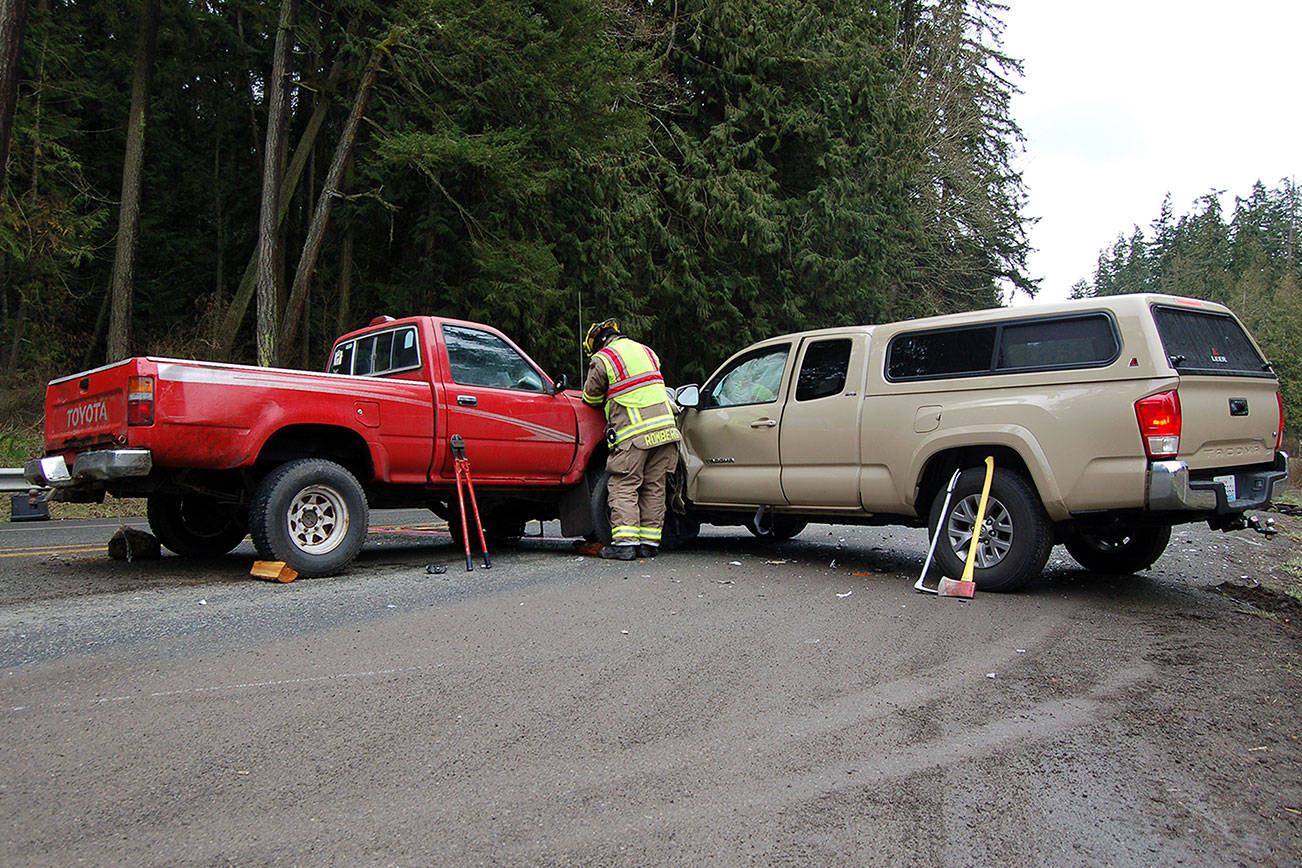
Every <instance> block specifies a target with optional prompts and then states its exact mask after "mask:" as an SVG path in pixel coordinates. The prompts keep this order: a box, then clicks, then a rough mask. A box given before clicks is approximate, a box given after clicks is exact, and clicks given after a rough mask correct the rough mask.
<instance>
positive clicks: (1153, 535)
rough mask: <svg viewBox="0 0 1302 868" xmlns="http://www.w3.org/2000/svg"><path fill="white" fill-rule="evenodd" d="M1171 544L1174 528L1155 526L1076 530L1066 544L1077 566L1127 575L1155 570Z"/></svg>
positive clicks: (1094, 570)
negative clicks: (1153, 566)
mask: <svg viewBox="0 0 1302 868" xmlns="http://www.w3.org/2000/svg"><path fill="white" fill-rule="evenodd" d="M1170 542H1171V527H1170V525H1155V526H1145V527H1134V528H1128V529H1125V530H1103V529H1091V530H1085V529H1083V528H1076V529H1075V530H1074V531H1073V532H1072V533H1071V534H1070V535H1069V536H1068V537H1067V539H1066V540H1064V541H1063V545H1064V546H1066V548H1067V553H1068V554H1070V555H1071V556H1072V557H1073V558H1075V559H1076V563H1078V564H1080V565H1081V566H1082V567H1084V568H1085V569H1087V570H1090V571H1091V572H1095V573H1112V574H1114V575H1127V574H1129V573H1137V572H1139V571H1140V570H1146V569H1148V568H1149V567H1151V566H1152V565H1153V564H1154V562H1156V561H1157V559H1158V558H1160V557H1161V556H1162V552H1164V551H1166V547H1167V544H1168V543H1170Z"/></svg>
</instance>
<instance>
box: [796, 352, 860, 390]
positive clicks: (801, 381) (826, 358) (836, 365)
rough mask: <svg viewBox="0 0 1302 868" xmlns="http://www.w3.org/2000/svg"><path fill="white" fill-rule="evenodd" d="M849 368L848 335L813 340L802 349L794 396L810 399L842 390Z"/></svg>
mask: <svg viewBox="0 0 1302 868" xmlns="http://www.w3.org/2000/svg"><path fill="white" fill-rule="evenodd" d="M849 369H850V339H849V338H837V339H836V340H830V341H815V342H814V343H811V344H810V345H809V346H808V347H807V348H806V349H805V358H804V361H802V362H801V363H800V377H799V378H798V379H797V380H796V400H797V401H813V400H814V399H816V398H827V397H829V396H831V395H839V394H841V390H842V389H844V388H845V377H846V373H847V371H849Z"/></svg>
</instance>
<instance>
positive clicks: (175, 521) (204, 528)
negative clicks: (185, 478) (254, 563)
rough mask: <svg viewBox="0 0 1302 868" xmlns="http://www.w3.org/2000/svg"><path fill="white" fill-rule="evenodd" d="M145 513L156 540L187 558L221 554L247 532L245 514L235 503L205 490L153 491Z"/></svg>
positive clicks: (241, 540)
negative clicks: (201, 492)
mask: <svg viewBox="0 0 1302 868" xmlns="http://www.w3.org/2000/svg"><path fill="white" fill-rule="evenodd" d="M145 514H146V516H147V517H148V518H149V529H150V530H152V531H153V532H154V536H156V537H158V541H159V542H160V543H162V544H163V545H165V546H167V548H169V549H171V550H172V551H174V552H176V553H177V554H178V555H182V556H184V557H188V558H216V557H221V556H222V555H224V554H226V553H227V552H229V551H230V550H231V549H233V548H235V547H236V546H237V545H239V544H240V543H241V542H243V541H244V537H245V536H247V535H248V532H249V526H248V515H247V514H246V513H245V512H244V510H243V509H241V508H240V506H239V505H238V504H234V503H227V502H223V501H220V500H218V499H217V498H215V497H210V496H208V495H206V494H193V493H187V494H177V493H174V492H155V493H154V494H151V495H149V498H148V500H147V501H146V503H145Z"/></svg>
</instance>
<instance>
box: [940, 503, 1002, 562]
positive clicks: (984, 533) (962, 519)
mask: <svg viewBox="0 0 1302 868" xmlns="http://www.w3.org/2000/svg"><path fill="white" fill-rule="evenodd" d="M980 504H981V497H980V495H976V494H971V495H968V496H967V497H965V498H963V499H962V500H960V501H959V502H958V503H957V504H956V505H955V506H954V508H953V510H951V511H950V514H949V521H948V522H946V523H945V532H946V533H947V534H948V536H949V545H950V548H952V549H953V550H954V554H956V555H958V559H959V560H960V561H962V562H964V563H966V562H967V552H968V549H969V548H970V547H971V545H972V531H973V528H974V527H975V526H976V514H977V507H978V506H980ZM1012 547H1013V517H1012V515H1011V514H1010V513H1009V512H1008V509H1007V508H1006V507H1005V506H1004V505H1003V503H1001V502H1000V501H998V500H996V499H995V498H993V497H991V498H989V499H987V500H986V514H985V517H984V518H983V519H982V521H981V541H980V542H978V543H977V552H976V566H977V567H980V568H982V569H985V568H987V567H993V566H994V565H996V564H998V563H999V562H1000V561H1002V560H1003V559H1004V558H1005V557H1007V556H1008V552H1009V550H1010V549H1012Z"/></svg>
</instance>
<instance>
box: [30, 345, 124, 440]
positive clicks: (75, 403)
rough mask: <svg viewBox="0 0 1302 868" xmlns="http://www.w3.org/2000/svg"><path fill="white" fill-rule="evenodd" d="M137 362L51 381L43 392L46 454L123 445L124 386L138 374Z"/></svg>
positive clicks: (110, 366) (109, 366)
mask: <svg viewBox="0 0 1302 868" xmlns="http://www.w3.org/2000/svg"><path fill="white" fill-rule="evenodd" d="M138 362H139V360H138V359H127V360H124V361H121V362H117V363H115V364H112V365H106V366H105V367H102V368H96V369H95V370H93V371H85V372H83V373H80V374H74V375H73V376H71V377H64V378H62V379H59V380H51V381H50V384H49V386H48V388H47V389H46V391H45V444H46V449H47V451H48V452H50V453H57V452H60V451H67V450H71V449H83V448H85V447H87V446H99V445H117V444H122V443H125V442H126V437H127V383H128V380H129V378H130V377H133V376H135V375H136V374H137V373H138V371H137V368H138Z"/></svg>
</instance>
